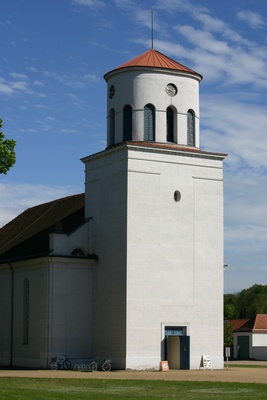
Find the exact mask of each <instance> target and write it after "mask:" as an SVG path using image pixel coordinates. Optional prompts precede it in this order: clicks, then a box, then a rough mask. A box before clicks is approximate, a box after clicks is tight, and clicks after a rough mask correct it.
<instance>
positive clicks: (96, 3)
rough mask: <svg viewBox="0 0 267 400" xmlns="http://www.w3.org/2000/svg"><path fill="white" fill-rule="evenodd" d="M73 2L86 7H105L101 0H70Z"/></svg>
mask: <svg viewBox="0 0 267 400" xmlns="http://www.w3.org/2000/svg"><path fill="white" fill-rule="evenodd" d="M72 2H73V3H74V4H77V5H80V6H86V7H105V5H106V4H105V2H104V1H102V0H72Z"/></svg>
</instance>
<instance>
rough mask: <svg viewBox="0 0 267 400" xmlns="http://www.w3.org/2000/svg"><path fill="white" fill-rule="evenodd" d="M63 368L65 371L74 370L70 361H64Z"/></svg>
mask: <svg viewBox="0 0 267 400" xmlns="http://www.w3.org/2000/svg"><path fill="white" fill-rule="evenodd" d="M62 367H63V369H72V364H71V362H70V360H65V361H63V364H62Z"/></svg>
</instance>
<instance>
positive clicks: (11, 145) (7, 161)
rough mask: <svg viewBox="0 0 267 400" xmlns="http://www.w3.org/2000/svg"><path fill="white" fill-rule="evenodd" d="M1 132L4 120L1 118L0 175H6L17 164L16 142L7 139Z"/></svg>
mask: <svg viewBox="0 0 267 400" xmlns="http://www.w3.org/2000/svg"><path fill="white" fill-rule="evenodd" d="M1 130H2V120H1V118H0V174H6V173H7V171H8V170H9V169H10V168H11V167H13V165H14V164H15V162H16V153H15V146H16V141H15V140H13V139H5V135H4V134H3V132H1Z"/></svg>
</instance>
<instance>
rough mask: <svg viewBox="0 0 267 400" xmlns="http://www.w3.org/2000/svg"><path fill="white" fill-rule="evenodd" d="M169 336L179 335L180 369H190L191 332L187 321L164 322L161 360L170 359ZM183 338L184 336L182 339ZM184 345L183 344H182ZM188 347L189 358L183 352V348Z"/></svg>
mask: <svg viewBox="0 0 267 400" xmlns="http://www.w3.org/2000/svg"><path fill="white" fill-rule="evenodd" d="M168 337H179V338H180V340H179V346H180V352H179V365H180V369H190V332H189V324H187V323H162V348H161V360H162V361H164V360H168ZM181 338H184V339H182V340H181ZM181 345H182V346H181ZM182 347H183V350H184V348H186V351H187V359H186V357H184V351H183V354H181V350H182Z"/></svg>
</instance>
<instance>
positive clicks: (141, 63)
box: [105, 49, 202, 80]
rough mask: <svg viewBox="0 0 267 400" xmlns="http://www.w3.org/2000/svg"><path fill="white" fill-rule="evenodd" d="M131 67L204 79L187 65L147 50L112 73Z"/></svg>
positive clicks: (155, 51)
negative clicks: (162, 70) (165, 71)
mask: <svg viewBox="0 0 267 400" xmlns="http://www.w3.org/2000/svg"><path fill="white" fill-rule="evenodd" d="M131 67H147V68H161V69H165V70H174V71H181V72H187V73H189V74H193V75H197V76H198V77H199V79H200V80H201V79H202V76H201V75H200V74H198V73H197V72H195V71H193V70H192V69H190V68H187V67H186V66H185V65H183V64H180V63H178V62H177V61H175V60H173V59H171V58H169V57H167V56H165V55H164V54H162V53H160V52H159V51H157V50H154V49H150V50H147V51H146V52H145V53H143V54H141V55H139V56H137V57H135V58H133V59H132V60H130V61H127V62H126V63H124V64H122V65H120V66H119V67H117V68H115V69H114V70H112V71H110V72H114V71H118V70H121V69H124V68H131ZM110 72H108V73H107V74H106V75H108V74H109V73H110ZM106 75H105V77H106Z"/></svg>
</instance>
